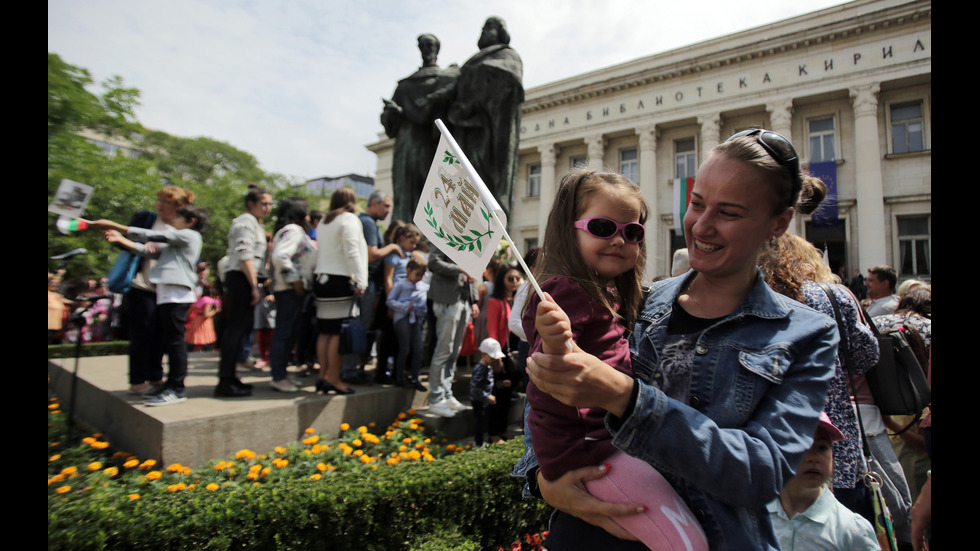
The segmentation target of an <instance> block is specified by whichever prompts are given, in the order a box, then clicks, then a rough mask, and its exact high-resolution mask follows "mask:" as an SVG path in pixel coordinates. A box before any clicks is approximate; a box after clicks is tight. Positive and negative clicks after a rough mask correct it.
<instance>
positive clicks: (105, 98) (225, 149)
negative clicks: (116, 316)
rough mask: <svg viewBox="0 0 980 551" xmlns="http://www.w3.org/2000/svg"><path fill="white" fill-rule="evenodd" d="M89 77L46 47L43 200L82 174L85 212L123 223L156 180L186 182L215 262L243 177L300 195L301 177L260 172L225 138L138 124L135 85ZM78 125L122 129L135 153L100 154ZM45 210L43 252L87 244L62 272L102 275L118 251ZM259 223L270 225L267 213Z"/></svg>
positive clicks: (141, 206) (206, 253)
mask: <svg viewBox="0 0 980 551" xmlns="http://www.w3.org/2000/svg"><path fill="white" fill-rule="evenodd" d="M93 85H94V83H93V81H92V78H91V76H90V74H89V72H88V70H86V69H84V68H81V67H77V66H74V65H71V64H69V63H66V62H65V61H63V60H62V59H61V58H60V57H59V56H58V55H57V54H54V53H50V52H49V53H48V202H49V203H50V201H51V198H52V197H53V196H54V194H55V192H56V191H57V189H58V186H59V184H60V182H61V180H62V179H69V180H73V181H76V182H81V183H84V184H87V185H90V186H92V187H93V188H94V192H93V195H92V198H91V200H90V202H89V204H88V206H87V207H86V209H85V212H84V213H83V216H84V217H85V218H88V219H100V218H105V219H109V220H113V221H116V222H120V223H122V224H126V223H128V222H129V220H130V219H131V217H132V215H133V214H134V213H135V212H136V211H138V210H149V209H153V208H154V204H155V201H156V193H157V191H158V190H159V189H160V187H161V186H163V185H175V186H180V187H183V188H186V189H189V190H191V191H193V192H194V194H195V200H194V203H195V204H196V205H198V206H201V207H203V208H205V209H206V210H207V212H208V216H209V218H210V227H209V229H208V230H207V231H206V232H205V234H204V236H203V237H204V247H203V250H202V252H201V258H202V259H203V260H207V261H209V262H211V263H216V262H217V261H218V259H220V258H221V257H222V256H224V254H225V249H226V246H227V235H228V228H229V226H230V225H231V221H232V220H233V219H234V218H235V217H236V216H238V214H240V213H241V212H242V210H243V208H244V203H243V198H244V196H245V193H246V191H247V189H248V186H249V184H256V185H259V186H261V187H264V188H265V189H267V190H269V191H270V193H272V194H273V197H275V198H277V199H281V198H283V197H286V196H293V195H299V196H305V195H304V194H303V193H302V192H299V193H297V192H296V191H295V189H296V186H297V184H299V183H301V182H293V181H291V180H290V179H289V178H287V177H285V176H282V175H279V174H274V173H266V172H265V171H263V170H262V169H261V168H260V167H259V163H258V161H257V160H256V159H255V157H254V156H253V155H251V154H250V153H247V152H245V151H242V150H240V149H237V148H235V147H234V146H232V145H230V144H228V143H225V142H221V141H218V140H214V139H212V138H208V137H194V138H186V137H178V136H173V135H170V134H167V133H165V132H161V131H156V130H147V129H144V128H143V127H142V125H141V124H140V123H139V121H138V120H137V118H136V115H135V109H136V107H137V106H138V105H139V97H140V92H139V90H137V89H135V88H127V87H126V86H125V85H124V83H123V80H122V78H120V77H118V76H114V77H111V78H109V79H106V80H105V81H104V82H102V83H101V85H100V91H99V92H98V93H93V92H91V91H90V88H92V87H93ZM83 130H90V131H95V132H97V133H99V134H102V135H105V136H117V137H123V138H125V139H127V140H128V141H130V142H132V143H134V144H135V145H136V147H137V149H138V150H139V151H140V154H139V155H138V156H136V157H130V156H126V155H122V154H116V155H112V156H110V155H106V154H105V153H104V152H103V151H102V149H101V148H99V147H98V146H96V145H94V144H93V143H91V142H89V141H88V140H86V139H85V138H83V137H82V136H80V135H79V132H80V131H83ZM305 197H306V198H307V199H311V198H310V197H308V196H305ZM48 218H49V224H48V256H49V257H50V256H55V255H58V254H61V253H64V252H67V251H71V250H73V249H76V248H79V247H83V248H85V249H86V250H87V251H88V253H87V254H85V255H80V256H76V257H74V258H72V260H71V262H70V263H69V264H68V266H67V277H70V278H71V277H101V276H102V275H104V274H105V273H106V272H107V271H108V269H109V267H110V266H111V265H112V262H113V261H114V259H115V257H116V255H117V252H116V250H115V249H114V248H112V246H110V245H109V244H108V243H106V242H105V240H104V238H103V237H102V235H101V234H100V233H99V232H95V231H81V232H76V233H73V234H70V235H64V234H61V233H60V232H59V231H58V230H57V229H56V228H55V221H56V220H57V216H56V215H54V214H51V213H49V214H48ZM266 226H267V227H268V228H270V229H271V227H272V223H271V220H267V221H266ZM56 267H57V263H56V261H54V260H49V261H48V270H49V271H52V270H54V269H55V268H56Z"/></svg>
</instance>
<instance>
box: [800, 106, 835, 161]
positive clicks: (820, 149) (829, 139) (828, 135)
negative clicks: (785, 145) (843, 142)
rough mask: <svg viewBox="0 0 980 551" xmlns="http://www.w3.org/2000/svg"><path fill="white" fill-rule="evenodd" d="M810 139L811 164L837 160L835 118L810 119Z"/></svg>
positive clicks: (808, 127) (808, 128)
mask: <svg viewBox="0 0 980 551" xmlns="http://www.w3.org/2000/svg"><path fill="white" fill-rule="evenodd" d="M807 132H808V134H809V137H810V151H809V153H810V162H811V163H819V162H823V161H833V160H835V159H836V158H837V154H836V153H835V151H836V145H835V141H836V137H835V132H834V117H824V118H820V119H810V120H809V121H808V122H807Z"/></svg>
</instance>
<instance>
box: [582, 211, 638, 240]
mask: <svg viewBox="0 0 980 551" xmlns="http://www.w3.org/2000/svg"><path fill="white" fill-rule="evenodd" d="M574 226H575V227H576V228H578V229H580V230H585V231H587V232H589V235H591V236H592V237H598V238H599V239H609V238H611V237H613V236H614V235H616V233H617V232H619V231H622V232H623V239H625V240H626V241H627V242H628V243H639V242H640V241H643V235H644V233H645V232H646V230H645V229H644V228H643V224H640V223H639V222H627V223H625V224H620V223H619V222H617V221H615V220H612V219H609V218H602V217H599V218H585V219H583V220H576V221H575V224H574Z"/></svg>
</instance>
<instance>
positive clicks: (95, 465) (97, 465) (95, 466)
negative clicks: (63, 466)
mask: <svg viewBox="0 0 980 551" xmlns="http://www.w3.org/2000/svg"><path fill="white" fill-rule="evenodd" d="M86 468H87V469H88V470H90V471H93V472H94V471H97V470H99V469H101V468H102V463H99V462H98V461H93V462H91V463H89V464H88V467H86Z"/></svg>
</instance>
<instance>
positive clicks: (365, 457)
mask: <svg viewBox="0 0 980 551" xmlns="http://www.w3.org/2000/svg"><path fill="white" fill-rule="evenodd" d="M371 460H372V458H371V456H370V455H362V456H361V463H364V464H365V465H367V464H368V463H370V462H371Z"/></svg>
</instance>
